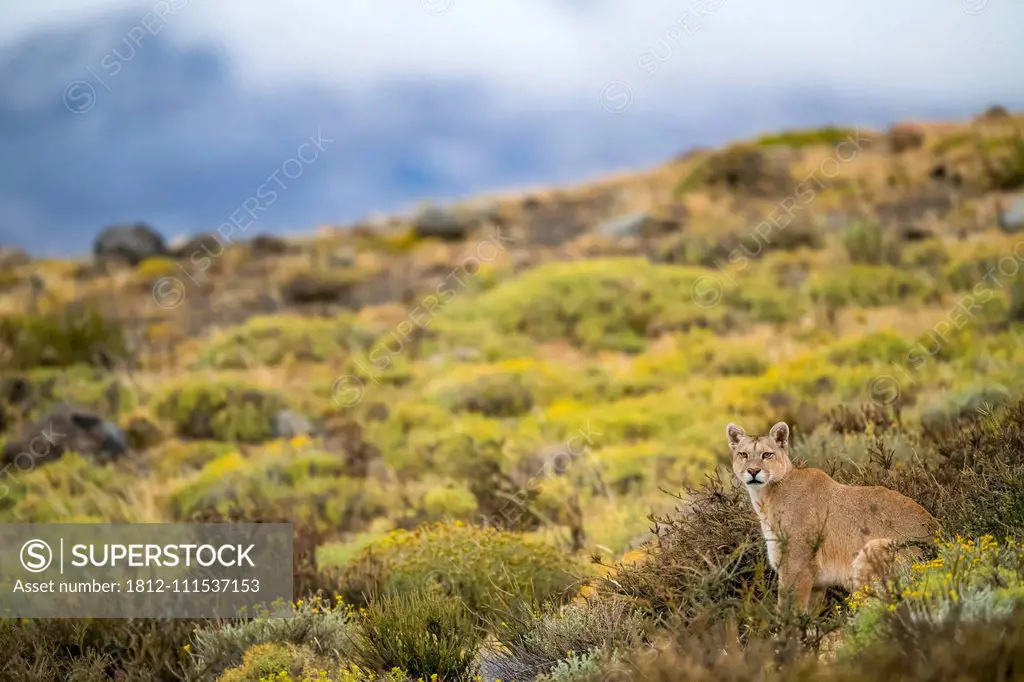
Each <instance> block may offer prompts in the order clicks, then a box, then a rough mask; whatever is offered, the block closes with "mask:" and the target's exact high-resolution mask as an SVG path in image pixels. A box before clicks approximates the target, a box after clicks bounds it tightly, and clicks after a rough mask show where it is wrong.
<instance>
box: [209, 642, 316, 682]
mask: <svg viewBox="0 0 1024 682" xmlns="http://www.w3.org/2000/svg"><path fill="white" fill-rule="evenodd" d="M310 658H311V657H310V655H309V653H308V652H307V651H306V650H304V649H301V648H299V647H296V646H293V645H291V644H279V643H277V642H267V643H265V644H257V645H256V646H254V647H253V648H251V649H249V650H248V651H246V652H245V655H244V656H243V657H242V663H241V665H239V666H237V667H234V668H231V669H229V670H226V671H224V674H223V675H221V676H220V677H218V678H217V682H264V681H265V680H280V682H291V681H293V680H296V679H311V678H310V677H307V676H304V677H302V678H300V677H299V676H300V675H303V673H304V672H306V671H307V670H308V668H309V666H310V663H311V661H310ZM321 679H324V678H321Z"/></svg>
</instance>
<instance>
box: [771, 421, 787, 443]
mask: <svg viewBox="0 0 1024 682" xmlns="http://www.w3.org/2000/svg"><path fill="white" fill-rule="evenodd" d="M768 435H769V436H771V438H772V440H774V441H775V442H776V443H778V444H779V445H781V446H782V447H786V446H788V445H789V425H788V424H786V422H779V423H778V424H776V425H775V426H773V427H772V430H771V431H769V432H768Z"/></svg>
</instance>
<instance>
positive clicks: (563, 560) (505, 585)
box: [344, 521, 578, 619]
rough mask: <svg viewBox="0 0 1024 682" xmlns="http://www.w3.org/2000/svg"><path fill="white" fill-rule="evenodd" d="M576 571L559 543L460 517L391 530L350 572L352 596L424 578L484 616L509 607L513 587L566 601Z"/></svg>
mask: <svg viewBox="0 0 1024 682" xmlns="http://www.w3.org/2000/svg"><path fill="white" fill-rule="evenodd" d="M577 571H578V566H577V565H576V564H575V563H574V562H573V560H572V558H571V557H569V556H567V555H566V554H565V553H564V552H561V551H559V550H558V549H557V548H555V547H554V546H551V545H548V544H545V543H543V542H541V541H539V540H534V539H531V538H529V537H527V536H525V535H523V534H520V533H512V532H507V531H500V530H497V529H495V528H480V527H476V526H470V525H466V524H463V523H462V522H459V521H456V522H454V523H451V524H443V523H438V524H434V525H429V526H421V527H419V528H417V529H416V530H413V531H406V530H396V531H392V532H390V533H389V534H388V535H387V536H386V537H385V538H383V539H381V540H380V541H378V542H376V543H374V544H372V545H370V546H369V547H367V548H366V549H364V550H363V551H362V552H361V553H360V554H359V555H358V556H356V557H355V559H354V560H353V561H352V562H351V563H350V564H349V565H348V566H347V567H346V568H345V572H344V578H345V582H346V586H347V588H348V589H349V590H350V591H351V594H350V595H348V597H349V598H350V599H352V600H353V601H354V600H357V599H360V598H361V595H362V594H367V593H373V592H398V593H404V592H409V591H412V590H415V589H417V588H419V587H420V586H424V585H426V586H428V587H435V588H437V589H439V590H440V591H441V592H443V593H445V594H449V595H454V596H459V597H461V598H462V600H463V602H464V603H465V604H466V605H467V606H468V607H469V608H470V610H471V611H472V612H473V613H474V614H476V615H478V616H480V617H481V618H485V619H486V618H488V617H489V616H490V615H491V614H494V613H497V612H499V611H502V610H503V609H504V608H505V604H504V600H505V599H507V598H508V596H509V595H515V597H516V598H519V599H522V600H524V601H526V602H533V601H536V602H542V601H547V600H560V601H567V600H568V599H569V598H571V597H572V591H571V589H570V588H571V586H572V585H573V584H574V583H575V582H576V581H577V577H576V576H575V575H574V573H575V572H577Z"/></svg>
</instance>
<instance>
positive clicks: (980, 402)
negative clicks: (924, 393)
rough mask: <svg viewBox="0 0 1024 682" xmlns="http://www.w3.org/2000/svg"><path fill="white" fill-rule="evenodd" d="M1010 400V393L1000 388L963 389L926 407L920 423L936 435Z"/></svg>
mask: <svg viewBox="0 0 1024 682" xmlns="http://www.w3.org/2000/svg"><path fill="white" fill-rule="evenodd" d="M1009 399H1010V392H1009V391H1008V390H1007V389H1006V388H1004V387H1002V386H983V387H980V388H965V389H963V390H961V391H959V392H957V393H955V394H954V395H953V396H951V397H950V398H948V399H945V400H943V401H942V402H940V403H935V404H932V405H930V406H928V407H926V408H925V409H924V410H923V411H922V413H921V423H922V425H923V426H924V428H925V429H926V430H927V431H931V432H934V433H936V434H942V433H946V432H948V430H949V429H950V428H951V427H953V426H955V425H956V424H958V423H960V422H963V421H965V420H970V419H977V418H979V417H980V416H982V415H983V414H984V413H985V412H991V411H992V410H993V409H994V408H997V407H999V406H1001V405H1003V404H1005V403H1006V402H1007V401H1008V400H1009Z"/></svg>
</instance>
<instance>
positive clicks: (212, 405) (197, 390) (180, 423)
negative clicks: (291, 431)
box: [156, 379, 285, 443]
mask: <svg viewBox="0 0 1024 682" xmlns="http://www.w3.org/2000/svg"><path fill="white" fill-rule="evenodd" d="M284 407H285V402H284V400H283V399H282V398H281V397H280V396H278V395H277V394H275V393H271V392H267V391H265V390H263V389H259V388H256V387H254V386H247V385H245V384H242V383H238V382H228V381H217V380H214V381H206V380H198V379H196V380H191V381H187V382H185V383H183V384H180V385H179V386H177V387H174V388H172V389H170V390H168V391H167V392H166V393H165V394H164V396H163V397H162V398H161V399H160V400H159V402H158V403H157V405H156V413H157V416H159V418H160V419H163V420H166V421H167V422H169V423H170V424H171V426H172V427H173V429H174V432H175V433H177V435H178V436H180V437H182V438H192V439H209V440H224V441H240V442H243V443H258V442H260V441H264V440H267V439H269V438H271V437H272V435H273V419H274V415H276V414H277V413H278V412H279V411H280V410H282V409H284Z"/></svg>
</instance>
